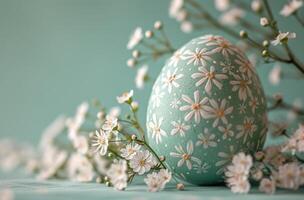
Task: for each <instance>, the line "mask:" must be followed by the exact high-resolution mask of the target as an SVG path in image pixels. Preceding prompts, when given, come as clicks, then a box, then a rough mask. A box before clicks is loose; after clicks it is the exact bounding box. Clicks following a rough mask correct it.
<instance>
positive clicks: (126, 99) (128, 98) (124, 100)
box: [117, 90, 133, 103]
mask: <svg viewBox="0 0 304 200" xmlns="http://www.w3.org/2000/svg"><path fill="white" fill-rule="evenodd" d="M132 97H133V90H130V91H129V92H124V93H123V94H122V95H121V96H118V97H117V101H118V103H127V102H130V101H131V99H132Z"/></svg>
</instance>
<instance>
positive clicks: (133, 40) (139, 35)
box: [127, 27, 143, 49]
mask: <svg viewBox="0 0 304 200" xmlns="http://www.w3.org/2000/svg"><path fill="white" fill-rule="evenodd" d="M142 39H143V30H142V28H140V27H137V28H136V29H135V30H134V32H133V33H132V35H131V36H130V39H129V42H128V44H127V48H128V49H133V48H134V47H135V46H136V45H138V44H139V43H140V42H141V40H142Z"/></svg>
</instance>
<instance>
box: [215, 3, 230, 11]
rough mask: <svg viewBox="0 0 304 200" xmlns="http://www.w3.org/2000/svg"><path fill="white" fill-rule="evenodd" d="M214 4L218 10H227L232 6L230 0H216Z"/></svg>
mask: <svg viewBox="0 0 304 200" xmlns="http://www.w3.org/2000/svg"><path fill="white" fill-rule="evenodd" d="M214 5H215V8H216V9H217V10H218V11H225V10H227V9H228V8H229V6H230V0H214Z"/></svg>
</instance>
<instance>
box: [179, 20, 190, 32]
mask: <svg viewBox="0 0 304 200" xmlns="http://www.w3.org/2000/svg"><path fill="white" fill-rule="evenodd" d="M180 28H181V30H182V31H183V32H184V33H190V32H192V31H193V24H192V22H190V21H183V22H182V23H181V26H180Z"/></svg>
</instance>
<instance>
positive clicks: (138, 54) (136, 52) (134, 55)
mask: <svg viewBox="0 0 304 200" xmlns="http://www.w3.org/2000/svg"><path fill="white" fill-rule="evenodd" d="M132 56H133V58H139V56H140V52H139V51H138V50H134V51H133V52H132Z"/></svg>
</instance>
